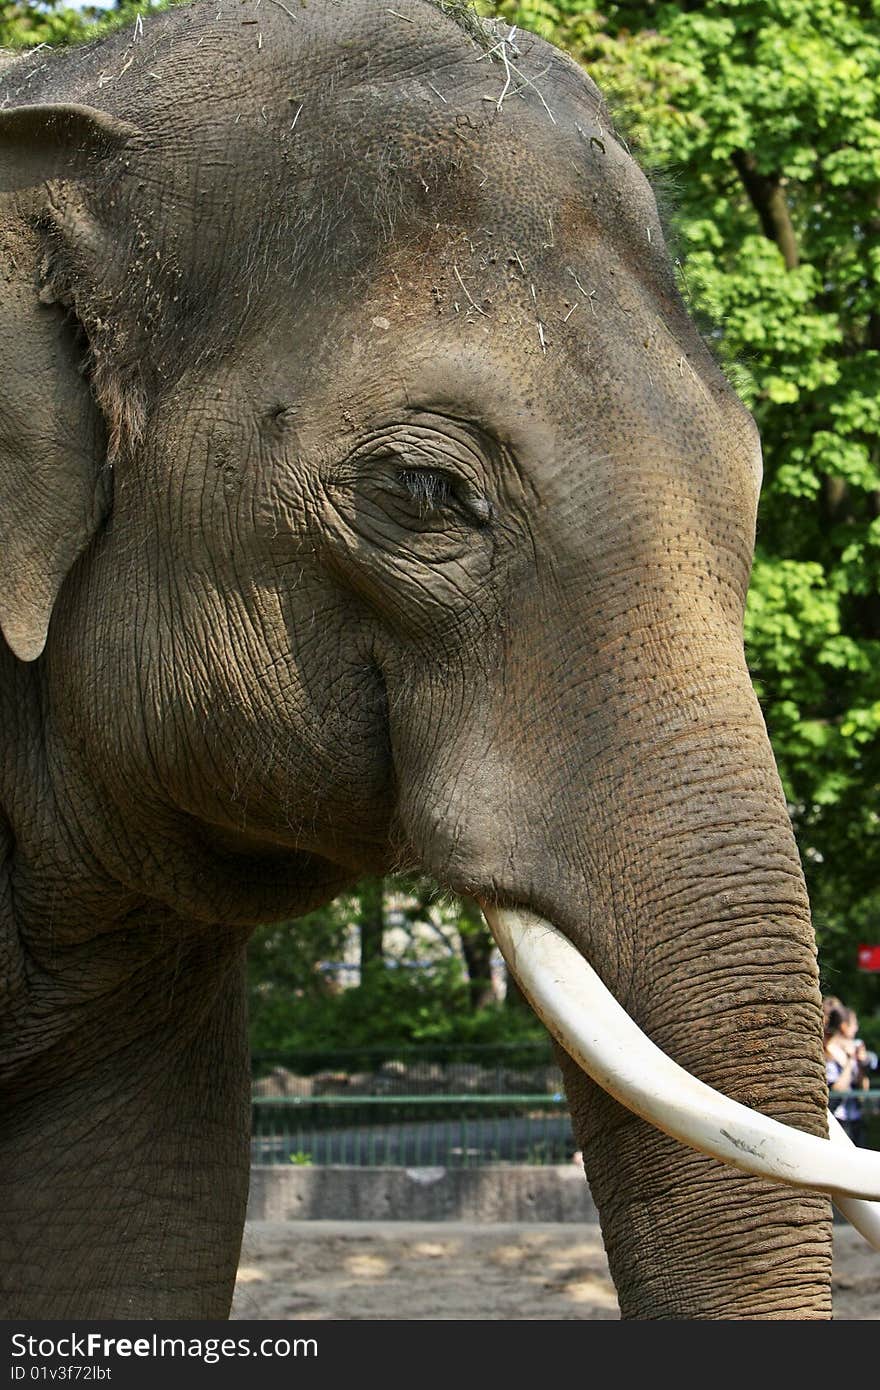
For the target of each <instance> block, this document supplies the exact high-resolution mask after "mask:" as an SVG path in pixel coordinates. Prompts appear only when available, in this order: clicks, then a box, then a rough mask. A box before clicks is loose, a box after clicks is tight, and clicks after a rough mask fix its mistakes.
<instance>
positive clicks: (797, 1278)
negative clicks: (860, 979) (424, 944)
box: [488, 666, 880, 1318]
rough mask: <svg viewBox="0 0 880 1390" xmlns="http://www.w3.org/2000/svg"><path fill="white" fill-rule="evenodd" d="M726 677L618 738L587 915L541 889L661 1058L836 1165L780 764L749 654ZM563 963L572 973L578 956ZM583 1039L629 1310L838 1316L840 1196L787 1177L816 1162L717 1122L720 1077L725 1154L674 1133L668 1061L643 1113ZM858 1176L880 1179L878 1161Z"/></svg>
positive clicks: (581, 1092)
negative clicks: (613, 785)
mask: <svg viewBox="0 0 880 1390" xmlns="http://www.w3.org/2000/svg"><path fill="white" fill-rule="evenodd" d="M713 684H714V687H715V688H714V691H713V692H710V690H709V689H708V688H707V686H705V685H704V687H703V690H702V693H701V696H700V698H699V699H697V700H691V701H685V702H683V703H682V704H680V705H679V707H678V712H677V714H676V715H675V716H674V718H673V719H672V722H670V717H669V716H670V710H669V708H666V709H665V711H664V707H663V704H662V702H659V703H658V704H657V706H656V707H655V708H654V709H653V710H652V711H651V713H650V714H648V715H646V716H644V717H643V719H642V721H641V725H642V726H641V727H639V728H638V729H637V730H635V729H634V726H633V725H630V726H629V749H628V753H627V754H626V755H625V757H624V758H621V755H620V750H619V748H618V749H617V751H616V753H615V757H616V759H617V763H616V766H617V769H618V771H617V776H618V777H620V776H621V774H620V767H621V764H622V763H624V764H625V767H626V770H625V772H624V773H623V778H624V780H625V784H626V785H625V788H621V790H622V792H623V795H620V796H618V797H616V798H614V797H606V802H605V809H604V811H601V810H599V809H598V807H596V808H594V814H593V817H592V822H591V825H590V827H589V829H588V831H587V834H586V841H587V844H588V848H587V851H586V858H588V860H589V862H590V864H591V865H593V866H596V865H601V866H602V867H603V869H604V873H603V874H602V875H601V876H600V875H599V874H598V873H596V872H595V871H594V873H593V875H592V876H591V878H590V879H589V880H588V881H586V882H585V884H584V887H583V889H582V898H583V899H584V900H585V901H583V902H582V905H581V909H580V913H579V912H578V908H577V906H576V904H575V903H573V901H572V897H571V896H570V894H569V892H568V891H566V890H563V892H562V894H561V895H560V896H558V897H557V894H558V892H559V886H560V885H558V884H557V885H555V886H554V891H553V894H552V896H553V897H554V898H557V902H558V904H559V914H558V920H556V914H555V913H554V912H553V910H552V905H551V904H550V903H549V901H548V898H547V897H545V896H544V895H541V897H542V901H541V903H540V910H541V911H542V912H543V913H544V915H545V916H546V917H548V918H550V920H555V924H556V925H558V926H559V927H560V928H561V930H562V931H563V932H564V933H565V935H566V936H567V937H569V938H570V940H571V941H572V942H573V943H574V944H575V946H576V947H577V951H578V953H579V954H580V956H582V957H583V958H584V959H586V960H590V961H591V962H592V964H594V965H595V966H596V968H597V969H598V971H599V973H600V974H601V975H602V977H603V979H604V981H605V983H606V984H607V985H608V987H609V989H610V990H611V992H612V994H613V995H614V996H615V998H616V999H617V1000H618V1001H619V1003H620V1004H621V1005H622V1006H623V1007H624V1008H625V1009H626V1010H627V1011H628V1012H629V1013H630V1014H631V1016H632V1017H633V1018H634V1019H635V1020H636V1022H637V1023H638V1025H639V1027H640V1028H641V1029H642V1030H643V1032H644V1033H645V1034H647V1037H648V1038H649V1039H650V1040H651V1041H652V1042H653V1044H656V1046H657V1047H658V1048H659V1049H661V1051H662V1052H663V1053H665V1054H666V1057H667V1058H671V1059H674V1061H675V1062H676V1063H678V1064H679V1065H680V1066H681V1067H683V1068H684V1069H685V1071H686V1072H687V1073H689V1074H690V1077H691V1078H697V1079H698V1080H699V1082H702V1083H705V1085H706V1086H708V1087H711V1088H714V1090H715V1091H717V1092H720V1093H722V1094H723V1096H725V1097H729V1098H730V1099H731V1100H733V1101H734V1102H739V1103H740V1104H741V1105H742V1106H746V1107H749V1109H750V1110H751V1111H755V1112H759V1115H760V1116H766V1117H770V1120H771V1121H774V1120H775V1121H776V1122H781V1123H782V1124H783V1125H785V1126H791V1127H793V1131H788V1132H787V1133H793V1132H794V1131H800V1132H801V1133H800V1136H798V1135H795V1136H794V1137H795V1141H797V1139H798V1137H800V1138H801V1139H803V1140H804V1142H806V1143H807V1145H808V1146H809V1144H810V1143H812V1145H813V1147H814V1149H815V1147H816V1146H817V1145H819V1146H821V1153H820V1154H819V1157H820V1158H822V1159H825V1158H827V1157H828V1155H829V1153H831V1154H833V1155H835V1156H836V1155H838V1154H841V1161H842V1166H843V1160H845V1159H846V1157H847V1155H846V1151H845V1150H843V1151H842V1150H840V1149H838V1148H837V1146H834V1147H833V1149H832V1146H831V1145H829V1144H828V1141H827V1138H826V1136H827V1121H826V1118H825V1116H826V1089H825V1078H824V1066H823V1058H822V1051H821V1026H820V1018H821V1015H820V1008H819V1004H820V1000H819V991H818V982H817V971H816V960H815V946H814V941H813V934H812V929H811V925H810V919H809V909H808V903H807V898H806V892H805V888H804V883H803V878H802V874H801V870H800V865H799V861H798V856H797V851H796V848H795V845H794V840H793V837H792V834H791V829H790V824H789V820H788V815H787V811H786V807H785V803H784V800H783V798H782V795H781V789H780V787H779V782H778V776H777V774H776V770H775V766H774V764H773V759H772V754H771V752H770V748H769V743H768V741H767V738H766V733H765V731H764V728H763V722H762V720H761V718H760V713H759V711H758V709H757V706H756V703H755V701H754V697H753V695H752V692H751V688H750V686H749V685H748V681H747V676H746V673H745V669H744V667H743V666H741V667H740V671H739V673H738V675H737V676H736V677H735V678H733V679H732V673H731V669H730V668H729V667H728V670H727V674H726V677H725V678H724V688H723V691H722V685H721V681H720V680H719V681H718V682H717V683H714V682H713ZM713 696H714V698H713ZM722 700H723V703H722ZM688 705H690V708H688ZM596 771H597V768H596V763H595V762H594V763H593V766H592V768H591V772H592V774H593V779H594V784H595V778H596ZM599 780H600V781H601V778H600V779H599ZM581 843H582V844H583V843H584V841H582V842H581ZM548 909H549V910H548ZM488 916H489V918H490V921H491V920H492V917H493V909H492V907H491V906H489V908H488ZM496 916H497V914H496ZM609 924H610V930H609ZM520 973H521V975H524V974H525V971H522V970H521V972H520ZM557 973H558V974H559V977H560V979H562V980H563V981H566V980H567V976H568V969H567V967H566V966H564V965H563V966H562V967H561V968H558V969H557ZM551 974H552V970H551ZM523 983H524V986H525V989H526V992H527V993H529V992H531V993H532V994H533V995H534V990H533V989H532V990H531V991H530V986H529V983H528V982H527V981H525V980H523ZM586 1007H587V1010H589V1008H590V1007H591V1006H590V1005H587V1006H586ZM583 1021H584V1024H585V1026H586V1028H587V1029H588V1030H589V1027H590V1024H591V1023H592V1022H595V1021H596V1020H595V1019H591V1018H589V1017H586V1018H584V1020H583ZM551 1031H554V1032H555V1033H556V1036H557V1038H560V1037H561V1036H562V1035H561V1034H560V1033H559V1032H558V1030H556V1029H554V1028H552V1026H551ZM563 1043H564V1045H566V1046H569V1044H568V1041H567V1039H565V1038H563ZM570 1051H573V1052H574V1053H575V1056H576V1057H577V1058H578V1062H580V1064H581V1065H578V1062H576V1061H574V1060H572V1058H571V1056H569V1055H568V1054H567V1053H566V1054H565V1055H563V1056H562V1064H563V1071H564V1075H565V1081H566V1089H567V1093H568V1097H569V1103H570V1109H571V1113H572V1118H573V1123H574V1127H575V1133H576V1136H577V1139H578V1142H579V1143H580V1145H581V1147H582V1150H583V1153H584V1160H585V1167H586V1171H587V1176H588V1179H589V1181H590V1185H591V1188H592V1191H593V1195H594V1197H595V1199H596V1202H597V1205H598V1207H599V1211H600V1215H601V1219H602V1226H603V1232H604V1236H605V1242H606V1247H607V1251H608V1257H609V1262H610V1265H611V1270H612V1274H613V1277H614V1280H615V1283H616V1285H617V1289H618V1295H619V1298H620V1304H621V1309H622V1312H623V1315H624V1316H625V1317H626V1316H637V1317H641V1318H644V1317H653V1318H669V1317H687V1318H694V1317H696V1318H719V1317H724V1318H766V1317H770V1318H785V1317H793V1318H805V1317H806V1318H823V1317H828V1316H829V1315H830V1260H831V1247H830V1224H829V1217H830V1207H829V1203H828V1200H827V1198H826V1197H825V1196H823V1195H821V1194H818V1193H815V1192H811V1191H805V1190H794V1189H793V1188H792V1187H791V1186H788V1185H783V1184H782V1183H781V1182H780V1181H779V1179H780V1178H783V1179H784V1181H785V1183H788V1182H796V1181H798V1180H799V1177H800V1178H801V1180H803V1175H799V1174H798V1173H797V1172H796V1171H792V1172H791V1173H790V1174H787V1173H786V1170H785V1166H784V1165H785V1163H786V1161H787V1158H786V1155H785V1153H783V1155H782V1160H781V1161H782V1165H783V1166H782V1169H781V1171H780V1170H779V1169H778V1168H777V1170H776V1171H775V1172H773V1168H772V1162H773V1152H772V1149H773V1142H774V1136H773V1135H772V1134H771V1135H770V1136H769V1137H768V1136H765V1135H763V1134H760V1133H759V1134H758V1135H757V1137H756V1136H755V1135H752V1134H751V1133H749V1132H747V1133H746V1134H745V1137H743V1135H742V1133H737V1132H736V1131H735V1130H734V1128H733V1126H732V1125H731V1124H728V1123H727V1122H726V1119H725V1117H724V1116H722V1117H721V1119H720V1121H719V1120H715V1121H713V1115H712V1113H711V1105H710V1103H709V1100H708V1097H709V1094H710V1093H709V1092H708V1091H704V1092H702V1093H700V1091H699V1090H697V1091H696V1095H695V1098H694V1100H695V1104H694V1107H693V1108H694V1109H695V1112H696V1118H697V1121H698V1122H703V1124H704V1131H703V1132H708V1131H709V1130H711V1128H712V1125H713V1122H714V1123H715V1125H716V1128H717V1130H718V1131H719V1136H718V1137H719V1138H720V1139H721V1140H722V1141H723V1143H725V1144H726V1145H727V1150H726V1152H725V1151H723V1150H721V1149H716V1152H718V1153H721V1154H722V1156H723V1157H724V1159H725V1160H726V1161H725V1162H721V1161H719V1159H718V1158H717V1157H712V1156H709V1155H707V1154H706V1153H704V1152H697V1151H695V1150H694V1149H693V1148H690V1147H685V1146H684V1145H683V1144H682V1142H680V1140H679V1139H677V1138H673V1137H671V1134H670V1133H667V1132H664V1130H668V1131H670V1132H671V1133H675V1132H676V1125H675V1121H674V1118H673V1117H672V1114H671V1106H672V1102H671V1100H669V1101H667V1098H666V1095H665V1093H661V1092H660V1089H659V1088H660V1086H661V1077H660V1073H661V1072H662V1067H658V1068H657V1070H656V1071H652V1072H651V1073H650V1074H648V1075H646V1076H645V1077H644V1078H642V1079H641V1081H642V1087H641V1089H642V1092H643V1093H644V1094H645V1096H646V1107H647V1108H645V1106H643V1107H642V1115H645V1114H648V1115H649V1118H648V1119H645V1118H642V1117H641V1116H640V1115H638V1114H634V1113H633V1111H632V1109H631V1108H629V1107H630V1106H631V1105H632V1100H631V1098H629V1097H623V1099H625V1101H626V1108H625V1106H624V1105H622V1104H620V1103H619V1101H618V1100H616V1099H615V1098H614V1094H618V1095H620V1091H619V1090H618V1089H617V1088H616V1086H615V1084H614V1080H613V1077H610V1075H609V1072H608V1070H607V1069H606V1072H605V1074H603V1073H602V1069H601V1066H600V1067H599V1068H598V1069H594V1070H593V1075H594V1076H597V1077H598V1078H599V1081H600V1082H601V1083H602V1084H597V1083H596V1081H594V1080H592V1079H591V1078H590V1077H589V1076H587V1075H586V1074H585V1071H584V1070H583V1069H582V1068H583V1065H584V1063H585V1061H586V1060H587V1059H586V1058H584V1056H583V1055H579V1054H578V1050H577V1047H570ZM624 1060H626V1059H624ZM645 1065H646V1066H651V1062H650V1059H648V1060H647V1061H646V1062H645ZM631 1069H632V1068H631ZM637 1069H638V1063H636V1070H637ZM636 1081H638V1078H636ZM609 1090H610V1091H611V1092H612V1094H609V1093H608V1092H609ZM652 1091H656V1092H657V1095H656V1096H655V1097H654V1101H653V1107H652V1103H651V1102H652V1096H651V1093H652ZM667 1104H668V1105H669V1107H670V1110H669V1113H665V1112H666V1107H667ZM701 1109H703V1111H704V1113H703V1114H702V1115H701V1113H700V1112H701ZM807 1136H815V1137H814V1138H813V1139H812V1140H810V1139H807ZM687 1142H688V1143H694V1142H695V1141H694V1139H693V1138H691V1137H688V1139H687ZM696 1142H699V1138H698V1139H697V1141H696ZM700 1147H702V1148H707V1147H710V1146H709V1145H708V1144H704V1143H701V1144H700ZM749 1147H751V1148H752V1150H753V1154H752V1155H750V1154H749V1153H748V1152H747V1150H748V1149H749ZM755 1155H756V1156H757V1157H758V1158H767V1157H768V1155H769V1160H770V1163H771V1166H770V1167H769V1168H767V1167H765V1168H763V1169H762V1168H761V1167H760V1164H759V1165H758V1170H759V1172H763V1173H764V1174H765V1175H764V1176H755V1175H754V1174H749V1173H746V1172H743V1171H739V1170H738V1168H734V1167H732V1166H730V1164H731V1162H737V1159H738V1158H740V1159H742V1160H744V1161H743V1162H742V1163H741V1165H740V1166H743V1167H747V1166H754V1165H753V1164H752V1159H753V1157H754V1156H755ZM859 1157H860V1158H861V1157H862V1156H861V1155H860V1156H859ZM864 1158H865V1159H867V1156H864ZM833 1169H834V1164H833V1163H831V1164H828V1163H826V1164H825V1167H824V1168H822V1165H821V1163H820V1164H819V1170H821V1171H819V1170H815V1171H813V1170H811V1172H810V1173H809V1174H808V1175H807V1179H806V1181H807V1182H810V1181H812V1183H813V1184H814V1185H819V1182H820V1180H821V1179H822V1177H823V1176H824V1178H825V1179H827V1180H826V1181H825V1182H823V1183H822V1185H823V1186H824V1187H825V1188H826V1190H828V1189H830V1188H831V1187H832V1185H833ZM768 1172H773V1176H772V1177H770V1178H768V1176H766V1174H767V1173H768ZM877 1179H878V1175H877V1174H875V1175H874V1179H873V1180H874V1183H875V1184H876V1183H877ZM847 1190H849V1191H856V1192H859V1193H860V1194H861V1195H866V1196H867V1195H874V1196H876V1195H880V1189H878V1190H877V1191H876V1192H874V1191H872V1190H871V1187H870V1178H869V1176H868V1175H865V1174H863V1175H862V1179H861V1180H859V1179H853V1183H852V1185H851V1186H850V1187H849V1188H848V1189H847Z"/></svg>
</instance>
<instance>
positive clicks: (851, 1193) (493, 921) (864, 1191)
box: [481, 904, 880, 1250]
mask: <svg viewBox="0 0 880 1390" xmlns="http://www.w3.org/2000/svg"><path fill="white" fill-rule="evenodd" d="M481 907H482V911H483V915H484V916H485V918H486V921H487V922H488V924H489V928H490V930H491V932H492V935H493V936H494V938H495V941H496V942H497V944H498V947H499V950H500V951H501V953H502V955H503V956H504V959H505V961H506V962H507V965H508V967H509V969H510V971H511V974H512V975H513V976H514V978H515V980H516V982H517V984H518V985H519V987H520V989H521V990H522V992H523V994H524V995H525V996H526V998H527V999H528V1000H529V1003H530V1004H531V1005H532V1008H533V1009H534V1010H535V1012H536V1013H537V1015H538V1017H539V1018H540V1019H541V1021H542V1022H543V1024H544V1025H545V1027H546V1028H547V1029H548V1031H549V1032H550V1033H551V1035H552V1036H553V1037H554V1038H555V1039H556V1040H557V1042H559V1043H560V1044H561V1045H562V1047H564V1048H565V1051H566V1052H567V1053H568V1054H569V1056H570V1057H571V1058H572V1059H573V1060H574V1061H575V1062H577V1064H578V1066H580V1067H581V1068H582V1069H583V1070H584V1071H585V1072H586V1073H587V1075H588V1076H591V1077H592V1079H593V1080H594V1081H595V1082H596V1083H597V1085H599V1086H601V1087H602V1088H603V1090H605V1091H607V1092H608V1093H609V1095H612V1096H613V1097H614V1098H615V1100H617V1101H619V1102H620V1103H621V1105H625V1106H626V1107H627V1109H629V1110H632V1111H633V1112H634V1113H635V1114H636V1115H640V1116H641V1117H642V1119H644V1120H647V1121H648V1122H649V1123H650V1124H653V1125H655V1126H656V1127H657V1128H658V1129H662V1130H663V1131H664V1132H665V1133H666V1134H669V1135H671V1136H672V1138H673V1139H677V1140H679V1141H680V1142H681V1143H683V1144H687V1145H689V1146H690V1147H691V1148H694V1149H698V1150H700V1151H701V1152H702V1153H706V1154H709V1155H711V1156H712V1157H713V1158H717V1159H720V1160H721V1161H722V1162H723V1163H728V1164H731V1165H732V1166H733V1167H735V1168H739V1169H741V1170H742V1171H743V1172H746V1173H754V1174H756V1175H758V1176H760V1177H764V1178H769V1179H771V1180H772V1181H775V1182H780V1183H786V1184H788V1185H789V1186H791V1187H805V1188H812V1189H816V1190H817V1191H820V1192H827V1193H830V1194H831V1195H832V1196H833V1197H834V1198H835V1200H836V1202H837V1205H838V1207H839V1208H840V1210H841V1211H842V1212H843V1214H844V1215H845V1216H846V1217H847V1219H848V1220H849V1221H851V1222H852V1224H853V1225H854V1226H855V1227H856V1228H857V1230H859V1231H860V1232H861V1233H862V1235H864V1237H865V1239H866V1240H868V1241H869V1243H870V1244H871V1245H873V1246H874V1247H875V1249H878V1250H880V1202H878V1200H877V1199H878V1198H880V1155H878V1154H875V1153H872V1152H869V1151H868V1150H866V1149H857V1148H855V1147H854V1146H850V1144H849V1140H848V1137H847V1135H846V1134H845V1133H844V1132H843V1130H842V1129H841V1128H840V1126H839V1125H837V1124H836V1122H835V1121H834V1120H833V1117H831V1116H829V1126H830V1140H831V1142H829V1140H827V1139H820V1138H818V1137H816V1136H815V1135H812V1134H805V1133H804V1132H803V1131H801V1130H799V1129H793V1128H791V1127H790V1126H788V1125H784V1124H780V1123H779V1121H778V1120H773V1119H770V1118H769V1117H768V1116H766V1115H762V1114H760V1113H759V1112H758V1111H756V1110H751V1109H749V1107H748V1106H745V1105H741V1104H740V1103H739V1101H735V1100H731V1099H730V1097H728V1096H724V1095H722V1094H721V1093H720V1092H719V1091H716V1090H713V1089H712V1087H711V1086H707V1085H706V1084H705V1083H704V1082H702V1081H699V1080H697V1078H696V1077H694V1076H691V1075H690V1073H689V1072H687V1071H685V1070H684V1068H683V1067H680V1066H679V1065H678V1064H677V1063H676V1062H673V1061H672V1059H671V1058H669V1057H667V1056H666V1054H665V1053H664V1052H661V1050H660V1049H659V1048H658V1047H657V1046H656V1045H655V1044H654V1043H652V1042H651V1040H650V1038H648V1037H647V1036H646V1035H645V1034H644V1033H643V1032H642V1031H641V1029H640V1028H638V1027H637V1026H636V1024H635V1023H634V1022H633V1021H632V1019H631V1018H630V1017H629V1016H628V1014H627V1013H626V1012H625V1011H624V1010H623V1009H622V1008H621V1007H620V1005H619V1004H618V1003H617V1001H616V999H615V998H614V996H613V995H612V994H611V993H610V992H609V990H608V989H606V987H605V985H604V984H603V983H602V981H601V980H600V979H599V977H598V975H597V974H596V972H595V971H594V970H593V969H592V967H591V966H590V965H589V964H588V963H587V961H585V960H584V958H583V956H582V955H581V954H580V952H579V951H578V950H577V949H576V948H575V947H574V946H573V945H572V943H571V942H570V941H569V939H568V938H567V937H566V936H563V934H562V933H561V932H560V931H559V930H558V929H557V928H556V927H554V926H553V925H552V924H551V923H550V922H547V921H545V920H544V919H543V918H541V917H536V916H534V915H533V914H531V913H529V912H524V911H517V912H514V911H510V910H507V909H503V908H497V907H492V906H490V905H489V904H481ZM865 1199H868V1200H865Z"/></svg>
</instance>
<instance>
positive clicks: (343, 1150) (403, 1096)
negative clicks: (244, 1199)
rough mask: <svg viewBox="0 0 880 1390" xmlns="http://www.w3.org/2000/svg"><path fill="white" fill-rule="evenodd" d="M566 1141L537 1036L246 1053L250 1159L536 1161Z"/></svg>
mask: <svg viewBox="0 0 880 1390" xmlns="http://www.w3.org/2000/svg"><path fill="white" fill-rule="evenodd" d="M574 1150H575V1143H574V1139H573V1137H572V1133H571V1125H570V1122H569V1119H568V1112H567V1109H566V1104H565V1097H564V1095H563V1093H562V1077H561V1075H560V1072H559V1069H558V1067H557V1066H556V1064H555V1062H554V1061H553V1057H552V1053H551V1051H550V1048H549V1045H546V1044H541V1043H538V1044H534V1045H531V1044H516V1045H505V1046H493V1047H488V1046H486V1047H479V1046H476V1045H474V1046H472V1047H468V1048H466V1049H463V1048H461V1047H441V1046H435V1047H430V1048H393V1049H389V1048H387V1047H385V1048H378V1047H377V1048H369V1049H365V1048H359V1049H350V1050H347V1051H336V1052H332V1053H330V1052H327V1051H320V1052H319V1051H315V1052H313V1053H298V1054H297V1056H296V1057H295V1058H292V1057H289V1056H284V1055H283V1054H267V1053H261V1054H259V1055H257V1056H256V1057H255V1058H254V1091H253V1139H252V1157H253V1161H254V1162H255V1163H300V1164H330V1163H344V1164H350V1165H354V1166H358V1167H376V1166H381V1167H384V1166H388V1165H394V1166H403V1167H425V1166H426V1167H465V1166H472V1165H475V1164H484V1163H534V1164H544V1163H565V1162H567V1161H569V1160H570V1159H571V1157H572V1155H573V1153H574Z"/></svg>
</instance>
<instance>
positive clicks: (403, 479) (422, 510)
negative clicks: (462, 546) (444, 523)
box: [397, 468, 494, 526]
mask: <svg viewBox="0 0 880 1390" xmlns="http://www.w3.org/2000/svg"><path fill="white" fill-rule="evenodd" d="M397 481H398V483H399V484H400V485H401V486H402V487H403V489H404V491H405V492H406V494H407V497H408V498H409V499H410V500H411V501H413V502H415V504H416V507H417V508H418V515H419V518H420V519H424V518H426V517H431V516H436V515H437V513H438V512H442V511H446V510H448V509H449V508H454V509H455V510H457V511H458V512H459V514H460V515H463V517H464V518H465V519H466V520H467V521H468V522H470V523H471V524H472V525H477V526H485V525H486V523H487V522H489V521H491V519H492V517H493V515H494V509H493V507H492V504H491V502H489V500H488V499H487V498H486V497H484V496H483V495H482V494H481V493H479V492H477V491H476V490H475V489H474V488H473V487H470V486H469V485H468V484H467V483H465V482H463V481H462V480H460V479H458V478H455V477H453V476H452V475H451V474H449V473H445V472H444V471H443V470H442V469H439V468H400V469H398V470H397Z"/></svg>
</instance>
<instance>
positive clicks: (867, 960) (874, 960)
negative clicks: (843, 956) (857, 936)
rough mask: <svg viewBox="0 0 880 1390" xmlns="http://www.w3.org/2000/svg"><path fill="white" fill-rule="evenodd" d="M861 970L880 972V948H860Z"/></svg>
mask: <svg viewBox="0 0 880 1390" xmlns="http://www.w3.org/2000/svg"><path fill="white" fill-rule="evenodd" d="M858 951H859V969H860V970H880V946H860V947H859V948H858Z"/></svg>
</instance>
